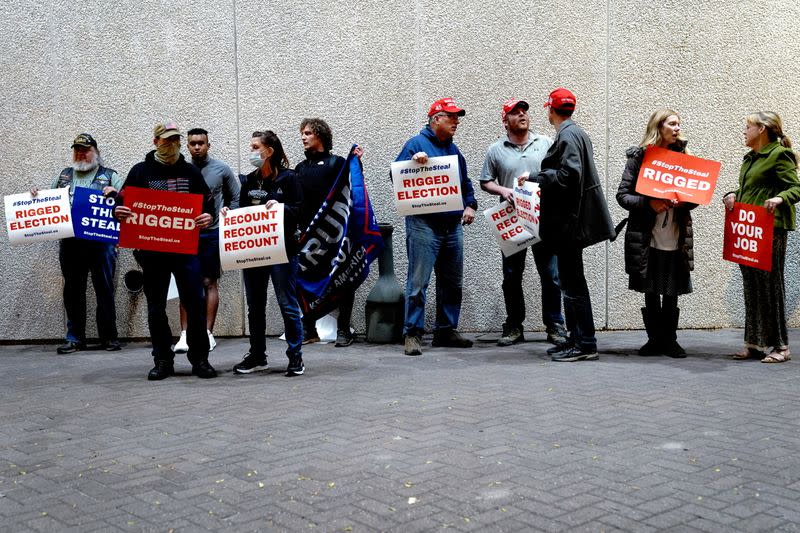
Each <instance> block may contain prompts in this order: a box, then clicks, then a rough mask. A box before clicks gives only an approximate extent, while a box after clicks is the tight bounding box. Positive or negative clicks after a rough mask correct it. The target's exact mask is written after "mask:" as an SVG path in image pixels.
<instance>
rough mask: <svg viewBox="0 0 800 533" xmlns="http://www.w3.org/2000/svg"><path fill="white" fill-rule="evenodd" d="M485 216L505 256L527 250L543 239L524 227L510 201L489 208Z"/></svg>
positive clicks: (484, 213)
mask: <svg viewBox="0 0 800 533" xmlns="http://www.w3.org/2000/svg"><path fill="white" fill-rule="evenodd" d="M483 216H484V217H486V222H488V223H489V231H490V232H491V234H492V235H493V236H494V238H495V240H496V241H497V244H499V245H500V251H501V252H502V253H503V256H505V257H508V256H509V255H513V254H515V253H517V252H519V251H520V250H525V249H526V248H528V247H529V246H531V245H533V244H536V243H537V242H539V241H540V240H541V239H540V238H539V237H538V236H535V235H531V233H530V232H529V231H528V230H526V229H525V228H524V227H523V225H522V222H521V221H520V219H519V217H518V216H517V211H516V209H514V206H513V205H511V204H509V203H508V202H502V203H500V204H498V205H497V207H493V208H491V209H487V210H486V211H484V212H483Z"/></svg>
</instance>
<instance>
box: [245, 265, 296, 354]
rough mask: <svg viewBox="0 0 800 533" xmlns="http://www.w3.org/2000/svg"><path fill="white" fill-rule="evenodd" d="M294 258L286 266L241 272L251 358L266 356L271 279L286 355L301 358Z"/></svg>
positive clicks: (273, 266)
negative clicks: (268, 294) (282, 330)
mask: <svg viewBox="0 0 800 533" xmlns="http://www.w3.org/2000/svg"><path fill="white" fill-rule="evenodd" d="M297 270H298V261H297V256H294V257H290V258H289V262H288V263H284V264H281V265H271V266H262V267H255V268H246V269H244V291H245V296H246V297H247V324H248V326H249V328H250V353H251V354H252V355H254V356H259V355H266V353H267V340H266V332H267V318H266V315H267V288H268V286H269V279H270V278H272V288H273V289H274V290H275V297H276V298H277V299H278V306H279V307H280V310H281V315H282V316H283V327H284V331H285V333H286V344H288V348H287V349H286V355H287V356H288V357H289V358H290V359H291V358H292V357H295V356H298V355H302V353H303V352H302V346H303V322H302V320H301V319H300V304H299V303H298V302H297Z"/></svg>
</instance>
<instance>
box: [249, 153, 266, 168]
mask: <svg viewBox="0 0 800 533" xmlns="http://www.w3.org/2000/svg"><path fill="white" fill-rule="evenodd" d="M247 159H248V161H250V164H252V165H253V166H254V167H256V168H261V167H262V165H264V160H263V159H261V153H260V152H250V155H248V156H247Z"/></svg>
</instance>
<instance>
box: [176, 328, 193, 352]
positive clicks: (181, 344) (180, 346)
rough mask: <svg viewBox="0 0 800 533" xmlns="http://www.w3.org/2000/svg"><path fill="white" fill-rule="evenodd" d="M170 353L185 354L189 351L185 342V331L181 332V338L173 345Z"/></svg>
mask: <svg viewBox="0 0 800 533" xmlns="http://www.w3.org/2000/svg"><path fill="white" fill-rule="evenodd" d="M172 351H173V352H175V353H186V352H188V351H189V343H187V342H186V330H183V331H181V336H180V338H179V339H178V342H176V343H175V347H174V348H173V349H172Z"/></svg>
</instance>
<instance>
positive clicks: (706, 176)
mask: <svg viewBox="0 0 800 533" xmlns="http://www.w3.org/2000/svg"><path fill="white" fill-rule="evenodd" d="M719 169H720V163H718V162H717V161H710V160H708V159H702V158H699V157H694V156H691V155H688V154H684V153H681V152H673V151H672V150H667V149H666V148H660V147H658V146H648V147H647V150H646V151H645V153H644V160H643V161H642V166H641V168H640V169H639V177H638V179H637V180H636V192H638V193H639V194H642V195H644V196H650V197H651V198H662V199H665V200H674V201H680V202H691V203H693V204H703V205H705V204H708V203H709V202H711V197H712V196H713V195H714V187H715V186H716V184H717V177H718V176H719Z"/></svg>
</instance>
